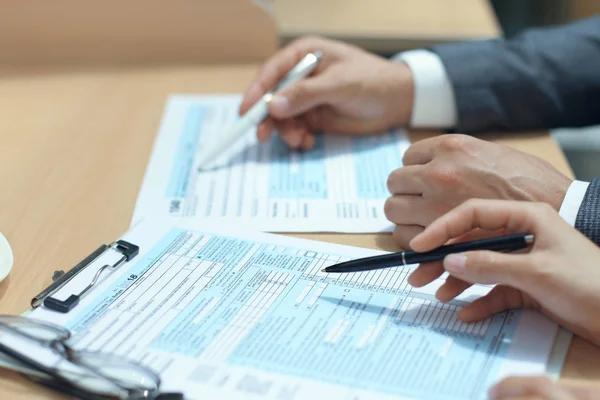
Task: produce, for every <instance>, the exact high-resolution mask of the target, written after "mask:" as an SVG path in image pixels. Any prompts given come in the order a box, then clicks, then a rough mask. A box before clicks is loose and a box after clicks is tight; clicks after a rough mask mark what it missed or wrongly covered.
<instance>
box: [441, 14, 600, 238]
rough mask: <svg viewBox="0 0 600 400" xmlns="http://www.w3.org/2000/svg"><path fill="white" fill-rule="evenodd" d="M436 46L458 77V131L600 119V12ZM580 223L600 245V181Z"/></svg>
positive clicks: (455, 78)
mask: <svg viewBox="0 0 600 400" xmlns="http://www.w3.org/2000/svg"><path fill="white" fill-rule="evenodd" d="M432 50H433V51H434V52H435V53H437V54H438V55H439V57H440V58H441V60H442V62H443V64H444V67H445V68H446V72H447V73H448V76H449V78H450V80H451V81H452V85H453V88H454V96H455V100H456V106H457V115H458V124H457V126H456V127H455V129H456V130H457V131H459V132H463V133H475V132H480V131H490V130H494V131H498V130H525V129H549V128H557V127H580V126H586V125H595V124H600V16H598V17H593V18H589V19H586V20H582V21H579V22H577V23H573V24H570V25H564V26H561V27H556V28H550V29H532V30H529V31H526V32H524V33H523V34H521V35H519V36H517V37H515V38H514V39H511V40H503V39H498V40H483V41H470V42H460V43H454V44H446V45H440V46H434V47H433V48H432ZM575 227H576V228H577V229H579V230H581V231H582V232H583V233H584V234H585V235H586V236H588V237H589V238H590V239H592V240H593V241H595V242H596V243H597V244H598V245H600V179H595V180H593V181H592V183H591V184H590V186H589V189H588V191H587V193H586V196H585V199H584V201H583V203H582V206H581V207H580V209H579V213H578V216H577V221H576V224H575Z"/></svg>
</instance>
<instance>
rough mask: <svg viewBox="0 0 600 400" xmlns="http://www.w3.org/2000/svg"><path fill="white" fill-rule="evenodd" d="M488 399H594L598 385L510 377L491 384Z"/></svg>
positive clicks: (596, 397)
mask: <svg viewBox="0 0 600 400" xmlns="http://www.w3.org/2000/svg"><path fill="white" fill-rule="evenodd" d="M489 398H490V400H595V399H600V387H598V386H597V385H591V384H589V383H587V382H585V383H579V382H569V383H565V382H557V383H554V382H552V381H551V380H550V379H548V378H545V377H512V378H507V379H505V380H503V381H502V382H500V383H498V384H497V385H495V386H493V387H492V388H491V389H490V391H489Z"/></svg>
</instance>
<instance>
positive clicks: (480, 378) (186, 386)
mask: <svg viewBox="0 0 600 400" xmlns="http://www.w3.org/2000/svg"><path fill="white" fill-rule="evenodd" d="M123 239H124V240H127V241H130V242H132V243H135V244H138V245H139V246H140V255H139V256H138V258H137V261H135V260H134V261H132V262H131V263H127V264H124V265H123V266H122V267H120V268H119V269H117V270H116V271H115V272H113V273H112V274H111V275H110V276H109V277H108V279H105V280H103V281H102V282H101V283H100V284H99V285H98V286H97V287H96V288H95V289H93V290H92V291H91V292H90V293H89V294H88V295H86V296H85V297H83V298H82V300H81V303H80V304H79V305H78V306H77V307H76V308H75V309H73V310H72V311H71V312H70V313H69V314H60V313H56V312H52V311H49V310H47V309H44V308H38V309H36V310H34V311H32V312H30V313H29V315H28V316H29V317H34V318H39V319H43V320H47V321H51V322H54V323H59V324H62V325H64V326H66V327H67V328H69V329H70V330H71V331H72V332H73V342H72V344H73V346H74V347H75V348H78V349H81V348H85V349H88V350H90V349H91V350H100V351H106V352H113V353H116V354H119V355H122V356H126V357H129V358H132V359H134V360H137V361H139V362H140V363H143V364H145V365H147V366H149V367H151V368H152V369H154V370H155V371H156V372H157V373H159V374H160V375H161V378H162V381H163V388H164V389H165V390H169V391H183V392H184V393H185V395H186V397H187V398H190V399H232V400H237V399H239V400H250V399H258V398H260V399H267V400H304V399H310V400H314V399H330V400H371V399H373V400H374V399H378V400H381V399H384V400H385V399H390V400H391V399H436V400H440V399H441V400H445V399H447V400H454V399H485V398H486V390H487V388H488V387H489V385H490V384H492V383H494V382H496V381H498V380H499V379H501V378H503V377H505V376H507V375H514V374H542V373H544V372H545V371H546V367H547V365H548V362H549V361H548V360H549V356H550V354H551V352H552V349H553V346H554V345H555V337H556V335H557V332H558V326H557V325H556V324H554V323H553V322H551V321H549V320H548V319H546V318H545V317H543V316H542V315H541V314H538V313H536V312H533V311H514V310H513V311H507V312H502V313H499V314H497V315H495V316H494V317H492V318H489V319H487V320H485V321H480V322H477V323H472V324H466V323H463V322H460V321H459V320H457V318H456V312H457V311H458V309H459V308H460V307H461V306H463V305H464V304H466V303H465V301H466V300H467V299H469V298H474V297H477V296H480V295H482V294H485V293H486V292H487V291H488V290H489V287H485V286H474V287H473V288H471V289H470V290H469V291H468V292H467V293H466V294H465V295H463V297H462V299H459V300H456V301H453V302H451V303H447V304H442V303H439V302H437V301H436V300H435V298H434V296H433V293H434V291H435V289H436V287H438V286H439V285H440V284H441V283H442V280H441V279H440V280H438V281H436V282H435V283H434V284H432V285H429V286H427V287H425V288H421V289H415V288H411V287H410V286H409V285H408V284H407V281H406V278H407V275H408V273H409V272H410V270H411V268H410V267H398V268H389V269H384V270H378V271H371V272H361V273H354V274H335V275H333V274H332V275H328V274H324V273H322V272H320V271H321V269H322V268H324V267H326V266H328V265H331V264H333V263H337V262H340V261H345V260H349V259H352V258H356V257H365V256H372V255H375V254H379V253H381V252H379V251H373V250H367V249H361V248H355V247H349V246H342V245H334V244H329V243H322V242H314V241H308V240H302V239H296V238H290V237H285V236H278V235H271V234H262V233H256V232H254V231H245V230H241V229H238V228H236V229H231V228H229V229H227V228H222V227H217V226H210V225H194V224H193V223H192V222H191V221H189V220H188V221H178V223H177V224H174V223H173V220H172V219H171V220H168V221H167V220H166V221H154V222H153V221H150V220H145V221H144V222H142V223H140V224H138V225H136V226H135V227H134V228H133V229H132V231H130V232H129V233H128V234H126V235H125V236H124V237H123ZM113 256H114V257H118V255H113ZM109 261H112V260H102V259H101V260H99V261H98V262H97V263H96V264H97V266H96V267H95V268H90V269H89V270H86V272H85V274H84V275H87V277H86V276H83V277H82V279H81V283H83V282H86V279H88V280H89V278H90V277H91V276H93V274H94V273H95V270H96V269H97V268H99V267H100V266H101V265H103V264H104V263H107V262H109ZM96 264H95V265H96ZM81 283H79V284H78V283H76V282H75V283H69V284H67V286H66V287H65V288H64V289H62V290H61V293H58V294H57V295H56V296H55V297H59V298H60V297H61V296H68V295H69V294H70V293H73V288H72V287H70V285H80V284H81ZM562 357H563V358H564V354H563V355H562ZM558 361H562V360H558Z"/></svg>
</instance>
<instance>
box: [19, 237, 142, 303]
mask: <svg viewBox="0 0 600 400" xmlns="http://www.w3.org/2000/svg"><path fill="white" fill-rule="evenodd" d="M111 251H114V252H117V253H120V254H121V257H120V258H119V259H118V260H117V261H116V262H114V263H112V264H104V265H103V266H102V267H100V268H99V269H98V270H97V271H96V273H95V274H94V277H93V278H92V279H91V281H90V282H89V284H88V285H87V286H85V287H84V288H83V289H81V290H78V292H77V293H73V294H71V295H70V296H69V297H67V298H66V299H64V300H62V299H59V298H57V297H53V296H54V294H56V293H57V292H58V291H59V290H60V289H62V288H63V287H64V286H66V285H67V284H68V283H69V282H70V281H71V280H73V279H74V278H75V277H76V276H77V275H79V274H80V273H81V272H83V271H84V270H85V269H86V268H87V267H89V266H90V265H92V264H94V262H96V261H97V260H98V259H99V258H100V257H101V256H102V255H104V254H106V253H107V252H111ZM139 252H140V248H139V246H137V245H135V244H133V243H130V242H127V241H125V240H117V241H114V242H112V243H110V244H103V245H101V246H100V247H98V248H97V249H96V250H94V251H93V252H92V253H91V254H90V255H88V256H87V257H85V258H84V259H83V260H81V261H80V262H79V263H77V265H75V266H74V267H73V268H71V269H70V270H69V271H67V272H64V271H62V270H58V271H54V274H53V275H52V281H53V282H52V284H51V285H50V286H48V287H47V288H46V289H44V290H42V291H41V292H40V293H39V294H38V295H37V296H35V297H34V298H33V299H31V308H32V309H35V308H38V307H40V306H42V305H43V306H44V307H46V308H48V309H50V310H53V311H58V312H60V313H68V312H69V311H71V310H72V309H73V308H75V306H77V304H79V300H80V299H81V297H82V296H83V295H85V294H86V293H87V292H88V291H89V290H90V289H92V288H93V287H94V286H95V285H96V284H97V283H98V282H99V281H100V278H102V277H103V276H107V275H108V274H104V272H108V273H110V272H112V271H114V270H115V269H117V268H119V267H120V266H121V265H123V264H124V263H126V262H128V261H131V260H133V259H134V258H135V257H136V256H137V255H138V254H139Z"/></svg>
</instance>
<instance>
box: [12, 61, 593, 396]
mask: <svg viewBox="0 0 600 400" xmlns="http://www.w3.org/2000/svg"><path fill="white" fill-rule="evenodd" d="M255 72H256V67H255V66H251V65H247V66H243V65H242V66H236V67H223V66H220V67H216V66H215V67H187V68H186V67H180V68H175V67H163V68H158V67H157V68H145V69H141V68H139V69H135V68H131V69H106V70H98V71H93V72H89V71H88V72H77V71H69V72H54V73H52V72H46V73H43V74H42V73H35V72H30V73H18V74H6V75H4V76H2V75H0V160H1V161H0V182H2V190H1V191H0V230H2V232H3V233H4V234H5V235H6V237H7V238H8V240H9V242H10V243H11V245H12V247H13V249H14V252H15V266H14V269H13V271H12V273H11V275H10V277H9V278H8V279H6V280H5V281H4V282H2V283H0V313H9V314H19V313H21V312H23V311H25V309H26V308H27V307H28V306H29V301H30V299H31V296H32V295H34V294H36V293H37V292H38V291H39V290H40V289H41V288H42V287H44V286H45V285H47V284H48V283H49V282H50V277H51V275H52V272H53V271H54V270H55V269H57V268H69V267H71V266H72V265H74V264H75V262H76V261H78V260H80V259H81V257H82V256H83V255H86V254H88V253H89V252H90V251H91V250H92V249H94V248H96V246H98V244H99V243H105V242H108V241H110V240H113V239H114V238H115V237H116V236H118V235H120V234H121V233H123V232H124V231H126V230H127V228H128V226H129V223H130V221H131V215H132V212H133V207H134V204H135V200H136V197H137V192H138V189H139V187H140V184H141V181H142V177H143V175H144V171H145V168H146V164H147V161H148V157H149V155H150V151H151V147H152V144H153V142H154V138H155V136H156V132H157V129H158V125H159V121H160V118H161V115H162V111H163V106H164V105H165V100H166V96H167V95H168V94H170V93H173V92H179V93H184V92H188V93H223V92H239V91H241V90H243V89H244V88H245V87H246V85H247V84H248V82H250V80H251V79H252V77H253V76H254V74H255ZM432 134H433V133H431V132H430V133H427V132H415V133H412V135H411V136H412V138H413V140H417V139H420V138H422V137H425V136H430V135H432ZM495 140H498V141H500V142H503V143H507V144H509V145H511V146H514V147H516V148H519V149H522V150H524V151H528V152H531V153H535V154H537V155H540V156H542V157H544V158H546V159H548V160H549V161H551V162H552V163H553V164H554V165H555V166H556V167H557V168H559V169H560V170H561V171H563V172H565V173H568V174H570V173H571V172H570V169H569V166H568V164H567V162H566V161H565V158H564V157H563V155H562V153H561V151H560V150H559V149H558V147H557V146H556V145H555V143H554V142H553V141H552V140H551V139H550V138H549V137H548V135H547V134H544V133H537V134H529V135H523V136H514V135H513V136H512V137H510V136H504V137H495ZM296 236H301V237H308V238H316V239H319V240H326V241H331V242H337V243H345V244H351V245H357V246H363V247H372V248H382V249H388V250H392V249H393V248H394V246H393V243H392V241H391V237H390V235H383V234H381V235H332V234H328V235H316V234H313V235H296ZM598 359H600V350H599V349H597V348H595V347H593V346H591V345H588V344H586V343H584V342H583V341H581V340H576V341H575V343H574V344H573V346H572V347H571V351H570V353H569V358H568V360H567V364H566V367H565V370H564V376H566V377H569V378H589V379H600V367H599V366H598V363H597V360H598ZM0 398H10V399H15V400H19V399H53V398H59V396H57V395H56V394H53V393H50V392H49V391H46V390H43V389H40V388H37V387H35V386H33V385H30V384H28V383H26V382H25V381H24V380H22V379H20V378H18V377H17V376H16V375H15V374H13V373H11V372H8V371H1V372H0Z"/></svg>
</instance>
